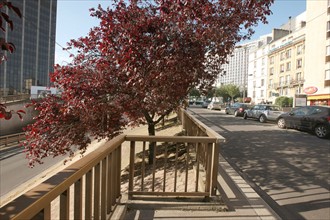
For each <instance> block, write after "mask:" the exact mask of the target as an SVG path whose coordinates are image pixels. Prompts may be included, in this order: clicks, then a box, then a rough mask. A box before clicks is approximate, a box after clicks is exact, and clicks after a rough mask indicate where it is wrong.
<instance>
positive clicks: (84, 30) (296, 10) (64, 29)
mask: <svg viewBox="0 0 330 220" xmlns="http://www.w3.org/2000/svg"><path fill="white" fill-rule="evenodd" d="M111 2H112V1H111V0H57V21H56V47H55V63H56V64H60V65H65V64H66V63H67V62H70V61H71V59H70V58H69V53H68V52H67V51H63V49H62V48H63V47H66V46H67V42H69V41H70V39H77V38H79V37H82V36H86V35H87V34H88V32H89V30H90V29H91V28H92V27H94V26H98V24H99V20H97V19H96V18H93V17H91V16H90V12H89V9H90V8H97V6H98V5H99V4H101V5H102V7H103V8H106V7H108V6H110V4H111ZM271 10H272V15H270V16H268V17H267V20H268V24H266V25H265V24H262V23H261V24H259V25H258V26H257V27H256V28H255V34H254V35H253V36H252V38H251V40H255V39H258V38H259V37H260V36H262V35H265V34H269V33H271V32H272V29H273V28H279V27H280V26H281V25H283V24H285V23H286V22H287V21H288V20H289V17H290V16H291V17H292V18H294V17H296V16H298V15H299V14H301V13H302V12H304V11H305V10H306V0H275V2H274V4H273V5H272V6H271Z"/></svg>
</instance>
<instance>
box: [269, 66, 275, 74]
mask: <svg viewBox="0 0 330 220" xmlns="http://www.w3.org/2000/svg"><path fill="white" fill-rule="evenodd" d="M273 74H274V67H271V68H270V69H269V75H273Z"/></svg>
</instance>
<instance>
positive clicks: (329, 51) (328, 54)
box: [326, 46, 330, 56]
mask: <svg viewBox="0 0 330 220" xmlns="http://www.w3.org/2000/svg"><path fill="white" fill-rule="evenodd" d="M326 55H327V56H330V46H327V52H326Z"/></svg>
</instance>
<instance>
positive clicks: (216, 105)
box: [207, 101, 221, 111]
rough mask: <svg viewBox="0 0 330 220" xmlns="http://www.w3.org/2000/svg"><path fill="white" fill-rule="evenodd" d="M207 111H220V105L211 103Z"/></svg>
mask: <svg viewBox="0 0 330 220" xmlns="http://www.w3.org/2000/svg"><path fill="white" fill-rule="evenodd" d="M207 108H208V109H211V110H220V111H221V103H220V102H214V101H212V102H211V103H210V104H209V105H208V106H207Z"/></svg>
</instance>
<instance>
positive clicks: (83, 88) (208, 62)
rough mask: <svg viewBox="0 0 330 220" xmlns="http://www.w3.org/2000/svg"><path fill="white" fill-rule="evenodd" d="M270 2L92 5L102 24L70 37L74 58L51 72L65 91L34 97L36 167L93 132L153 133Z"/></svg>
mask: <svg viewBox="0 0 330 220" xmlns="http://www.w3.org/2000/svg"><path fill="white" fill-rule="evenodd" d="M272 3H273V0H263V1H258V0H244V1H234V0H222V1H209V0H198V1H195V0H194V1H187V0H146V1H140V0H130V1H115V2H114V3H113V5H112V7H109V8H107V9H103V8H102V7H101V6H99V7H98V8H97V9H91V16H93V17H96V18H98V19H99V20H100V25H99V26H97V27H94V28H92V29H91V30H90V32H89V34H88V35H87V36H85V37H81V38H79V39H76V40H71V41H70V43H69V45H68V46H69V47H68V49H73V48H74V49H76V50H77V51H78V53H77V54H76V55H74V56H73V62H72V63H71V64H70V65H66V66H59V65H57V66H56V68H55V72H54V73H53V74H52V75H51V80H52V82H53V83H54V85H55V86H56V87H58V88H59V89H61V90H62V91H63V92H62V94H61V96H59V97H55V96H49V97H47V98H45V99H44V100H42V101H41V102H39V103H37V102H34V103H33V105H35V107H36V108H38V109H39V111H40V114H39V116H38V117H37V119H36V122H35V123H34V124H32V125H31V126H29V127H28V128H27V132H26V134H27V141H26V142H25V147H26V150H27V157H28V158H29V159H30V165H31V166H33V164H34V163H35V162H38V163H42V158H44V157H46V156H49V155H52V156H57V155H61V154H65V153H70V154H73V152H74V147H73V146H77V147H78V149H79V150H80V151H82V152H84V151H85V150H86V147H87V145H88V144H89V143H90V141H91V139H92V138H99V139H100V138H112V137H113V136H115V135H117V134H119V133H120V132H121V131H122V130H123V129H124V128H125V127H126V126H132V125H133V126H134V125H139V124H147V125H148V133H149V135H155V125H156V124H157V123H159V122H160V121H161V120H162V119H163V118H164V117H165V116H166V115H168V114H169V113H170V112H171V111H173V110H175V109H176V108H177V107H178V106H179V105H180V103H181V102H182V101H183V100H184V99H185V97H186V96H187V95H188V93H189V90H190V89H191V88H194V87H199V88H200V89H203V88H209V87H210V86H211V85H212V84H213V83H214V80H215V79H216V77H217V75H218V73H219V72H220V71H221V69H220V67H221V65H222V64H224V63H226V62H227V56H228V54H230V53H231V52H232V51H233V49H234V47H235V44H236V43H238V42H240V41H241V40H245V39H248V38H249V37H250V36H251V35H252V34H253V29H252V28H253V27H254V26H256V25H257V23H258V22H259V21H262V22H264V23H266V16H267V15H269V14H270V13H271V11H270V9H269V7H270V5H271V4H272ZM152 149H153V147H152V145H151V148H150V150H151V151H152ZM150 154H151V155H152V152H150ZM150 159H151V158H150V157H149V162H151V161H150Z"/></svg>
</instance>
